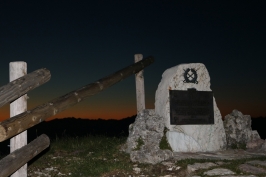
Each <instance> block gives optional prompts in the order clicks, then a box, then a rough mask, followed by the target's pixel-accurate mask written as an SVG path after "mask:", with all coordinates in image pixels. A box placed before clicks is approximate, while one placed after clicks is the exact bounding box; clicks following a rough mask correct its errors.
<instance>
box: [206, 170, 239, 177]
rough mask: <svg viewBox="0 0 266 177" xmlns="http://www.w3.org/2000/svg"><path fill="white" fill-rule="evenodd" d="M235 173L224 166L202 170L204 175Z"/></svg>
mask: <svg viewBox="0 0 266 177" xmlns="http://www.w3.org/2000/svg"><path fill="white" fill-rule="evenodd" d="M234 174H235V173H234V172H232V171H231V170H228V169H226V168H215V169H212V170H209V171H206V172H204V175H209V176H215V175H234Z"/></svg>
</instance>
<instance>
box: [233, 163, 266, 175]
mask: <svg viewBox="0 0 266 177" xmlns="http://www.w3.org/2000/svg"><path fill="white" fill-rule="evenodd" d="M238 168H239V169H240V170H241V171H243V172H246V173H252V174H261V173H266V170H265V169H263V168H259V167H254V166H252V165H249V164H241V165H239V167H238Z"/></svg>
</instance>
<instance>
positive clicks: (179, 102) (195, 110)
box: [169, 89, 214, 125]
mask: <svg viewBox="0 0 266 177" xmlns="http://www.w3.org/2000/svg"><path fill="white" fill-rule="evenodd" d="M169 91H170V92H169V95H170V124H171V125H195V124H214V112H213V93H212V91H197V90H196V89H188V90H187V91H185V90H169Z"/></svg>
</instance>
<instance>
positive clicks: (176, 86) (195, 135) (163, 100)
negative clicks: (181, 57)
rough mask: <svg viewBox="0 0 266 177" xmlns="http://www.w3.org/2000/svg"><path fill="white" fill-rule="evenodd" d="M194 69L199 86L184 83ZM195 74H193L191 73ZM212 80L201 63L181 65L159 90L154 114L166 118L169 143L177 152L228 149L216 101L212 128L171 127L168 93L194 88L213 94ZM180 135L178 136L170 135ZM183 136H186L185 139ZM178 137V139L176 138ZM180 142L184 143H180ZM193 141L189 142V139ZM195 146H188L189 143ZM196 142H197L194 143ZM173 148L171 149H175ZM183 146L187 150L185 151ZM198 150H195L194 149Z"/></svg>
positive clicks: (171, 71) (170, 72)
mask: <svg viewBox="0 0 266 177" xmlns="http://www.w3.org/2000/svg"><path fill="white" fill-rule="evenodd" d="M188 68H189V69H194V70H196V72H197V83H190V82H189V83H186V82H184V72H185V70H186V69H188ZM190 74H192V73H190ZM210 85H211V84H210V76H209V73H208V71H207V69H206V67H205V65H204V64H202V63H190V64H180V65H177V66H175V67H172V68H169V69H167V70H166V71H165V72H164V73H163V75H162V80H161V82H160V84H159V86H158V88H157V90H156V95H155V112H156V114H157V115H159V116H161V117H164V119H165V126H166V127H167V128H168V129H169V130H170V133H168V134H169V138H170V139H168V142H169V144H170V145H171V144H172V145H173V147H174V148H173V147H172V148H173V149H174V151H176V152H191V149H192V150H193V151H194V150H199V151H202V152H206V151H217V150H222V149H224V148H225V147H226V137H225V131H224V127H223V121H222V116H221V113H220V111H219V109H218V107H217V105H216V101H215V98H213V107H214V124H211V125H170V104H169V90H186V91H187V89H188V88H195V89H196V90H197V91H212V90H211V88H210ZM171 132H177V133H179V134H177V133H171ZM180 134H183V135H182V136H181V135H180ZM173 137H176V138H173ZM180 137H183V139H182V138H181V140H180V139H179V140H178V139H177V138H180ZM188 137H190V138H188ZM187 140H189V141H191V142H195V143H193V144H192V146H193V147H192V148H191V145H189V146H186V144H187V143H186V141H187ZM192 140H194V141H192ZM172 145H171V146H172ZM184 145H185V146H186V147H184ZM194 146H195V147H194Z"/></svg>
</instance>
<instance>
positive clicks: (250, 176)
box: [222, 175, 257, 177]
mask: <svg viewBox="0 0 266 177" xmlns="http://www.w3.org/2000/svg"><path fill="white" fill-rule="evenodd" d="M222 177H257V176H254V175H240V176H234V175H233V176H232V175H230V176H222Z"/></svg>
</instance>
